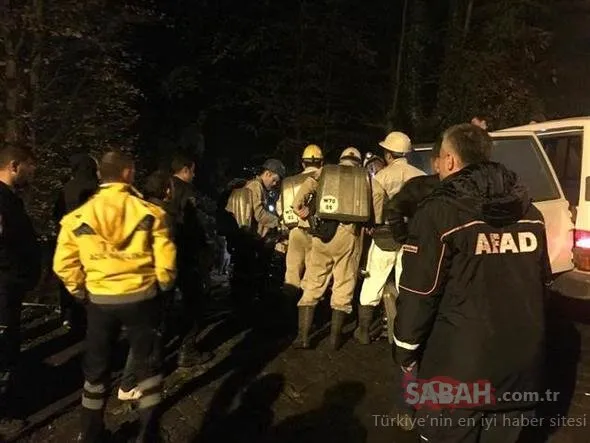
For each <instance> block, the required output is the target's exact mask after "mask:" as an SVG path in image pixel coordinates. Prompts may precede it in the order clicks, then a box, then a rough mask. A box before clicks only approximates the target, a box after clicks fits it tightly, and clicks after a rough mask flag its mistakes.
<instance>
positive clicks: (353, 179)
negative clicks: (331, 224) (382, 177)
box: [316, 165, 372, 223]
mask: <svg viewBox="0 0 590 443" xmlns="http://www.w3.org/2000/svg"><path fill="white" fill-rule="evenodd" d="M371 202H372V199H371V182H370V181H369V175H368V173H367V170H366V169H364V168H361V167H355V166H345V165H326V166H324V167H323V168H322V173H321V175H320V180H319V186H318V190H317V195H316V215H317V216H318V217H319V218H321V219H326V220H337V221H339V222H343V223H365V222H368V221H369V220H370V219H371V212H372V211H371V206H372V205H371Z"/></svg>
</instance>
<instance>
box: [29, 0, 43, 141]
mask: <svg viewBox="0 0 590 443" xmlns="http://www.w3.org/2000/svg"><path fill="white" fill-rule="evenodd" d="M43 1H44V0H33V10H34V11H35V21H36V26H35V33H34V35H33V47H32V62H31V73H30V76H29V83H30V88H31V90H30V93H31V100H30V106H31V109H30V111H31V113H30V115H31V119H30V121H29V136H30V141H31V147H32V148H33V149H35V148H37V130H36V117H37V116H38V114H39V113H38V109H39V106H40V100H39V91H40V82H41V68H42V63H43V6H44V5H43Z"/></svg>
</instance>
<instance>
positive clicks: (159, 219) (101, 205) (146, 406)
mask: <svg viewBox="0 0 590 443" xmlns="http://www.w3.org/2000/svg"><path fill="white" fill-rule="evenodd" d="M100 174H101V178H102V181H103V184H102V185H101V187H100V190H99V192H98V193H97V194H96V195H95V197H94V198H92V199H91V200H90V201H88V202H87V203H86V204H84V205H82V206H81V207H80V208H78V209H76V210H75V211H73V212H71V213H69V214H68V215H66V216H65V217H64V218H63V219H62V221H61V230H60V232H59V237H58V239H57V248H56V251H55V256H54V259H53V270H54V272H55V273H56V274H57V275H58V276H59V278H60V279H61V280H62V281H63V282H64V284H65V286H66V288H67V289H68V291H69V292H70V294H72V296H74V297H77V298H80V299H83V300H86V302H87V304H86V314H87V330H86V354H85V356H84V364H83V369H84V378H85V382H84V391H83V394H82V415H81V419H82V426H81V428H82V429H81V433H80V435H79V436H78V441H81V442H95V441H101V440H100V439H101V438H102V435H103V433H104V421H103V413H104V408H105V405H106V400H107V397H108V393H109V389H108V381H109V376H110V374H109V368H110V364H111V352H112V350H113V349H112V347H113V343H114V342H115V339H116V337H117V336H118V334H119V333H120V330H121V327H122V326H123V327H125V328H126V329H127V334H128V337H129V342H130V353H131V354H132V355H133V362H134V364H133V367H132V368H130V370H131V372H132V373H134V374H135V375H136V377H137V380H138V381H139V384H138V386H137V389H138V390H139V392H140V396H139V414H140V425H141V427H140V434H139V438H138V442H147V441H152V439H153V438H154V435H155V434H156V432H157V426H156V420H155V408H156V406H157V405H158V404H159V402H160V401H161V389H162V376H161V374H160V369H161V368H160V365H161V362H159V361H154V360H156V359H155V358H153V356H154V355H157V354H158V353H157V352H154V349H155V348H156V347H157V346H158V344H159V343H160V340H159V326H160V315H161V306H160V300H159V297H158V293H159V292H160V291H162V292H165V291H169V290H170V289H171V288H172V287H173V285H174V277H175V273H176V265H175V259H176V248H175V246H174V243H173V242H172V239H171V238H170V233H169V231H168V227H167V225H166V214H165V212H164V211H163V210H162V209H161V208H159V207H157V206H155V205H153V204H151V203H148V202H146V201H144V200H143V199H142V198H141V196H139V195H137V194H136V193H135V191H134V189H133V188H132V186H131V184H132V183H133V180H134V176H135V167H134V164H133V159H132V158H131V157H130V156H129V155H127V154H125V153H122V152H120V151H112V152H108V153H107V154H105V155H104V156H103V158H102V160H101V163H100Z"/></svg>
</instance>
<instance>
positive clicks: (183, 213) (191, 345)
mask: <svg viewBox="0 0 590 443" xmlns="http://www.w3.org/2000/svg"><path fill="white" fill-rule="evenodd" d="M171 166H172V173H173V176H172V184H171V189H172V196H171V200H170V201H169V202H168V213H169V214H170V216H171V217H172V218H173V219H174V224H173V226H174V227H173V233H174V242H175V244H176V248H177V250H178V258H177V266H178V277H177V279H176V286H177V288H178V289H179V291H180V293H181V295H182V315H181V321H180V325H179V326H180V329H181V330H180V335H181V339H182V344H181V346H180V349H179V351H178V366H179V367H181V368H190V367H193V366H195V365H200V364H204V363H206V362H208V361H210V360H211V359H213V357H214V355H213V353H212V352H210V351H207V350H204V349H201V347H200V345H199V344H198V343H197V334H198V332H199V330H200V328H201V327H202V322H203V318H204V310H205V305H206V304H205V293H204V292H205V291H204V284H203V282H204V279H205V278H206V276H204V275H202V274H203V273H205V272H207V271H206V270H204V269H202V268H201V267H200V264H201V260H202V257H203V256H205V255H208V254H211V253H212V252H211V248H210V246H209V241H208V238H207V233H206V231H205V225H204V221H203V217H202V215H201V214H200V212H199V209H198V207H197V193H196V191H195V188H194V187H193V185H192V181H193V179H194V178H195V168H196V164H195V161H194V160H193V159H191V158H189V157H187V156H184V155H181V154H177V155H176V156H175V157H174V158H173V159H172V165H171Z"/></svg>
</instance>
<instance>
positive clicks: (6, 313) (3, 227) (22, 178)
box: [0, 146, 41, 412]
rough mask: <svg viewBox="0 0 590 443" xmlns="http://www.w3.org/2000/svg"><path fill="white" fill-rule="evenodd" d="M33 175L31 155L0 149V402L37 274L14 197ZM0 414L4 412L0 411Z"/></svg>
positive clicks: (37, 261)
mask: <svg viewBox="0 0 590 443" xmlns="http://www.w3.org/2000/svg"><path fill="white" fill-rule="evenodd" d="M34 172H35V164H34V159H33V155H32V153H31V152H30V151H29V150H27V149H24V148H22V147H17V146H4V147H3V148H1V149H0V401H1V403H2V404H0V406H1V407H2V408H4V407H6V406H7V404H6V402H7V400H8V399H7V393H8V390H9V388H10V386H11V385H12V383H11V382H12V376H13V372H14V369H15V368H16V365H17V363H18V356H19V352H20V314H21V307H22V301H23V296H24V295H25V293H26V292H27V291H30V290H31V289H33V288H34V287H35V286H36V284H37V282H38V280H39V277H40V274H41V251H40V250H39V246H38V243H37V238H36V235H35V231H34V229H33V224H32V223H31V220H30V219H29V216H28V215H27V213H26V212H25V207H24V205H23V202H22V200H21V199H20V198H19V197H18V195H17V191H18V190H19V188H23V187H25V186H26V185H27V184H28V183H29V182H30V180H31V179H32V176H33V174H34ZM3 412H4V411H3Z"/></svg>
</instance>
